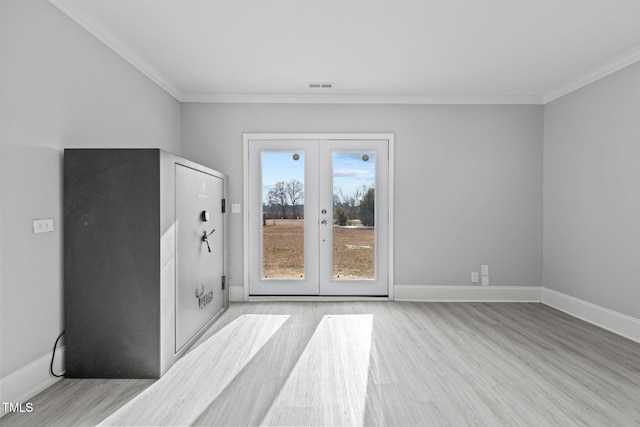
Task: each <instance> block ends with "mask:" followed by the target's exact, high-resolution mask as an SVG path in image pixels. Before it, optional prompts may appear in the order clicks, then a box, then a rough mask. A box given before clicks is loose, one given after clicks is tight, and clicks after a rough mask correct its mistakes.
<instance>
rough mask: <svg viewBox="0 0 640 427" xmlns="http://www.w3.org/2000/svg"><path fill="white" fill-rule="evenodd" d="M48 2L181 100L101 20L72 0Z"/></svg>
mask: <svg viewBox="0 0 640 427" xmlns="http://www.w3.org/2000/svg"><path fill="white" fill-rule="evenodd" d="M49 3H51V4H52V5H54V6H55V7H56V8H58V9H59V10H60V11H61V12H62V13H64V14H65V15H67V16H68V17H69V18H71V19H72V20H74V21H75V22H76V23H77V24H78V25H80V26H81V27H83V28H84V29H85V30H87V31H88V32H89V33H91V34H92V35H93V36H95V37H96V38H97V39H98V40H100V41H101V42H102V43H104V44H105V45H107V46H108V47H109V48H111V49H112V50H113V51H115V52H116V53H117V54H118V55H120V56H121V57H122V58H123V59H124V60H125V61H127V62H129V63H130V64H131V65H133V66H134V67H135V68H137V69H138V70H139V71H140V72H141V73H142V74H144V75H145V76H147V77H148V78H149V79H151V80H152V81H153V82H154V83H155V84H157V85H158V86H160V87H161V88H162V89H164V90H165V91H166V92H167V93H168V94H169V95H171V96H173V97H174V98H175V99H176V100H178V101H182V98H183V95H182V91H181V90H180V89H179V88H178V87H177V86H176V85H174V84H173V83H172V82H171V80H169V79H168V78H167V77H165V76H164V75H163V74H162V73H161V72H160V71H158V70H157V69H156V68H155V67H154V66H153V65H151V64H150V63H149V62H148V61H147V60H146V59H144V58H143V57H142V56H141V55H139V54H138V53H136V52H135V51H134V50H133V49H131V48H130V47H129V46H127V45H126V43H124V42H123V41H122V40H121V39H119V38H118V37H117V36H116V35H115V34H113V33H112V32H111V31H109V30H108V29H107V27H106V26H105V25H104V24H103V23H102V22H100V21H99V20H97V19H96V18H94V17H93V16H91V15H89V14H88V13H87V12H86V11H85V10H84V9H83V8H82V7H80V6H79V5H78V4H77V3H76V2H75V1H74V0H49Z"/></svg>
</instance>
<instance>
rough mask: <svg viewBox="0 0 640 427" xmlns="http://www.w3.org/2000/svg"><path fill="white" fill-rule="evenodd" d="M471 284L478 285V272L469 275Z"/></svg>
mask: <svg viewBox="0 0 640 427" xmlns="http://www.w3.org/2000/svg"><path fill="white" fill-rule="evenodd" d="M471 283H478V272H477V271H474V272H472V273H471Z"/></svg>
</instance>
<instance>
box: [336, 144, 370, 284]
mask: <svg viewBox="0 0 640 427" xmlns="http://www.w3.org/2000/svg"><path fill="white" fill-rule="evenodd" d="M331 161H332V162H331V163H332V180H333V219H334V224H333V239H332V242H333V252H332V257H333V262H332V268H333V272H332V279H333V280H366V279H375V277H376V268H375V265H376V239H375V236H376V233H375V216H376V212H375V183H376V154H375V152H335V151H334V152H333V153H332V159H331Z"/></svg>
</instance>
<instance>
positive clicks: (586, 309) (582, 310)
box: [541, 287, 640, 343]
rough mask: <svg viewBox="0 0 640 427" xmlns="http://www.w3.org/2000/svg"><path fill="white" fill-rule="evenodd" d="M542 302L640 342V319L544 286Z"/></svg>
mask: <svg viewBox="0 0 640 427" xmlns="http://www.w3.org/2000/svg"><path fill="white" fill-rule="evenodd" d="M541 302H542V303H543V304H546V305H548V306H550V307H553V308H555V309H556V310H560V311H563V312H565V313H567V314H569V315H571V316H573V317H576V318H578V319H581V320H584V321H585V322H589V323H592V324H594V325H596V326H599V327H601V328H602V329H606V330H608V331H610V332H613V333H614V334H618V335H621V336H623V337H625V338H628V339H630V340H632V341H636V342H639V343H640V319H636V318H635V317H631V316H628V315H626V314H622V313H618V312H617V311H613V310H610V309H608V308H605V307H601V306H599V305H596V304H593V303H590V302H588V301H584V300H581V299H579V298H575V297H572V296H570V295H566V294H563V293H561V292H557V291H554V290H551V289H548V288H544V287H543V288H542V298H541Z"/></svg>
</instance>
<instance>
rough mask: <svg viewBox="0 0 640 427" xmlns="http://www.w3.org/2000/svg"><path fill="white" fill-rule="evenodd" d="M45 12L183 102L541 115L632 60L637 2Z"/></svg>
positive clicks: (154, 0)
mask: <svg viewBox="0 0 640 427" xmlns="http://www.w3.org/2000/svg"><path fill="white" fill-rule="evenodd" d="M50 1H51V3H53V4H54V5H56V6H57V7H58V8H59V9H61V10H62V11H63V12H65V13H66V14H68V15H69V16H70V17H71V18H73V19H74V20H76V21H77V22H78V23H79V24H80V25H82V26H83V27H85V28H86V29H87V30H88V31H90V32H92V33H93V34H94V35H96V36H97V37H98V38H99V39H100V40H102V41H103V42H105V43H106V44H107V45H109V46H110V47H112V48H113V49H114V50H115V51H116V52H118V53H119V54H120V55H122V56H123V57H124V58H125V59H127V60H128V61H130V62H131V63H132V64H133V65H135V66H136V67H138V68H139V69H140V70H141V71H142V72H144V73H145V74H146V75H147V76H149V77H150V78H151V79H153V80H154V81H155V82H156V83H158V84H159V85H160V86H162V87H163V88H164V89H165V90H167V92H169V93H170V94H172V95H173V96H174V97H176V99H178V100H180V101H185V102H189V101H205V102H206V101H212V102H388V103H516V104H517V103H525V104H539V103H545V102H549V101H551V100H553V99H556V98H558V97H559V96H562V95H564V94H566V93H568V92H570V91H572V90H575V89H577V88H579V87H581V86H583V85H585V84H588V83H590V82H592V81H594V80H596V79H598V78H600V77H603V76H605V75H607V74H609V73H611V72H613V71H616V70H618V69H620V68H622V67H624V66H627V65H629V64H631V63H633V62H636V61H638V60H640V1H638V0H529V1H525V0H50ZM309 82H332V83H333V84H334V86H333V88H332V89H319V90H318V89H316V90H312V89H309V88H308V83H309Z"/></svg>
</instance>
